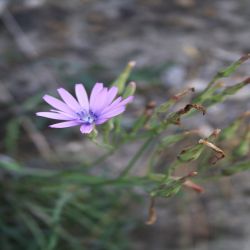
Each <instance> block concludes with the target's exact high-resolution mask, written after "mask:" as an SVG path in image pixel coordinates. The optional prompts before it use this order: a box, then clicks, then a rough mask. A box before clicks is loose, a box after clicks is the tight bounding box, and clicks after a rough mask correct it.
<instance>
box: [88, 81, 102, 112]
mask: <svg viewBox="0 0 250 250" xmlns="http://www.w3.org/2000/svg"><path fill="white" fill-rule="evenodd" d="M102 90H103V84H102V83H96V84H95V86H94V88H93V89H92V91H91V94H90V101H89V106H90V109H91V108H92V107H94V105H95V103H96V102H97V101H98V100H97V98H96V97H97V95H98V94H99V93H100V92H101V91H102Z"/></svg>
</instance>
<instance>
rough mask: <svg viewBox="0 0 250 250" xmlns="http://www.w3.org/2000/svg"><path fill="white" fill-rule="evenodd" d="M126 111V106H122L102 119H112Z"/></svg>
mask: <svg viewBox="0 0 250 250" xmlns="http://www.w3.org/2000/svg"><path fill="white" fill-rule="evenodd" d="M125 109H126V106H121V107H118V108H117V109H113V110H110V111H109V112H107V113H105V114H103V115H101V116H100V119H110V118H112V117H114V116H117V115H119V114H121V113H122V112H124V111H125Z"/></svg>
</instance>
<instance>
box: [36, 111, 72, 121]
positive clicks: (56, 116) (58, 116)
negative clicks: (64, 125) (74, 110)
mask: <svg viewBox="0 0 250 250" xmlns="http://www.w3.org/2000/svg"><path fill="white" fill-rule="evenodd" d="M36 115H37V116H42V117H46V118H50V119H54V120H65V121H69V120H72V118H70V117H68V116H65V115H63V114H59V113H52V112H38V113H36Z"/></svg>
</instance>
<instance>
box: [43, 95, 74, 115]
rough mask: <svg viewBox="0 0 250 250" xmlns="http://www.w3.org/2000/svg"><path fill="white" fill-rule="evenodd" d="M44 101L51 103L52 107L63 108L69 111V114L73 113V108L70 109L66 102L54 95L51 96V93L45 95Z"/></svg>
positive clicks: (62, 109) (64, 110) (66, 111)
mask: <svg viewBox="0 0 250 250" xmlns="http://www.w3.org/2000/svg"><path fill="white" fill-rule="evenodd" d="M43 99H44V101H45V102H47V103H48V104H49V105H51V106H52V107H54V108H56V109H58V110H61V111H63V112H65V113H69V114H73V113H74V112H73V110H72V109H70V108H69V107H68V106H67V105H66V104H65V103H64V102H62V101H60V100H58V99H56V98H55V97H53V96H50V95H45V96H44V97H43Z"/></svg>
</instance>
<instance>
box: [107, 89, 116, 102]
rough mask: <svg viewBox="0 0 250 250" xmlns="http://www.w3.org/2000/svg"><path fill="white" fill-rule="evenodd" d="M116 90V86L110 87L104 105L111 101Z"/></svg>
mask: <svg viewBox="0 0 250 250" xmlns="http://www.w3.org/2000/svg"><path fill="white" fill-rule="evenodd" d="M117 92H118V88H117V87H115V86H114V87H112V88H110V90H109V91H108V96H107V102H106V105H109V104H110V103H111V102H113V100H114V98H115V96H116V95H117Z"/></svg>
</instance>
